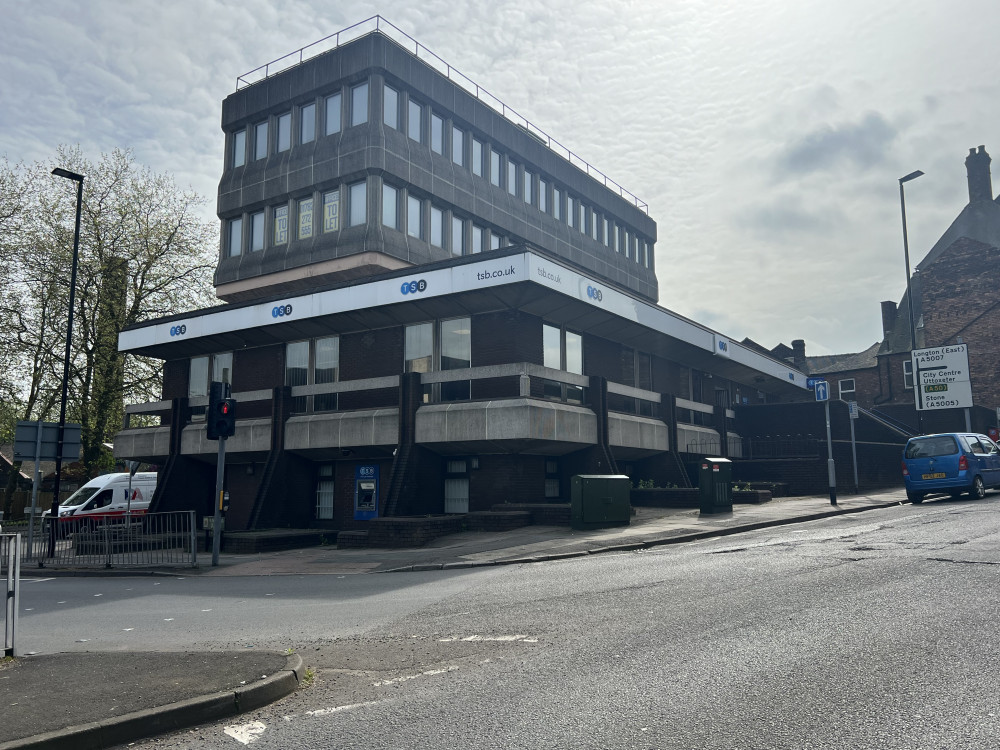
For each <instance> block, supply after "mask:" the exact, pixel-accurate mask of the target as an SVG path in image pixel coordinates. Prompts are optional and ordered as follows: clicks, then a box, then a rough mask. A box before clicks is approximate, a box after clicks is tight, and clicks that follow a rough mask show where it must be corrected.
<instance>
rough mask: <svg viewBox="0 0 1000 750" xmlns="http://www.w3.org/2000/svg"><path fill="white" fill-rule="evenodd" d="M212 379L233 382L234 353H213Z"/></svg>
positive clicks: (230, 383)
mask: <svg viewBox="0 0 1000 750" xmlns="http://www.w3.org/2000/svg"><path fill="white" fill-rule="evenodd" d="M212 380H218V381H219V382H220V383H229V385H232V384H233V353H232V352H222V353H220V354H213V355H212Z"/></svg>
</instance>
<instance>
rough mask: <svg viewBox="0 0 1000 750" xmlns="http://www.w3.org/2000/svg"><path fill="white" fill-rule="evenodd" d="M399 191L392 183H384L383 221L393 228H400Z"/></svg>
mask: <svg viewBox="0 0 1000 750" xmlns="http://www.w3.org/2000/svg"><path fill="white" fill-rule="evenodd" d="M398 204H399V191H398V190H396V188H394V187H393V186H392V185H386V184H385V183H384V182H383V183H382V223H383V224H384V225H385V226H387V227H391V228H392V229H399V205H398Z"/></svg>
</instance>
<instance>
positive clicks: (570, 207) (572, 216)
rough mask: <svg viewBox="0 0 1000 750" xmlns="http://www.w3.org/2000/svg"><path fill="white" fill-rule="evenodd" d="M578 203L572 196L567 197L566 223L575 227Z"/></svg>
mask: <svg viewBox="0 0 1000 750" xmlns="http://www.w3.org/2000/svg"><path fill="white" fill-rule="evenodd" d="M576 206H577V201H575V200H574V199H573V197H572V196H571V195H567V196H566V223H567V224H569V225H570V226H571V227H572V226H575V224H574V222H575V221H576Z"/></svg>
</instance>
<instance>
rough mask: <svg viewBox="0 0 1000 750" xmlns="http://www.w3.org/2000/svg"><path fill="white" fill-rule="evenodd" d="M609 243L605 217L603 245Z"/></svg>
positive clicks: (609, 238)
mask: <svg viewBox="0 0 1000 750" xmlns="http://www.w3.org/2000/svg"><path fill="white" fill-rule="evenodd" d="M610 244H611V237H609V236H608V220H607V217H605V219H604V245H605V246H606V247H607V246H609V245H610Z"/></svg>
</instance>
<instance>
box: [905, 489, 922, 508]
mask: <svg viewBox="0 0 1000 750" xmlns="http://www.w3.org/2000/svg"><path fill="white" fill-rule="evenodd" d="M906 499H907V500H909V501H910V502H911V503H913V504H914V505H920V503H922V502H923V501H924V496H923V495H922V494H921V493H919V492H910V491H909V490H907V491H906Z"/></svg>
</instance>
